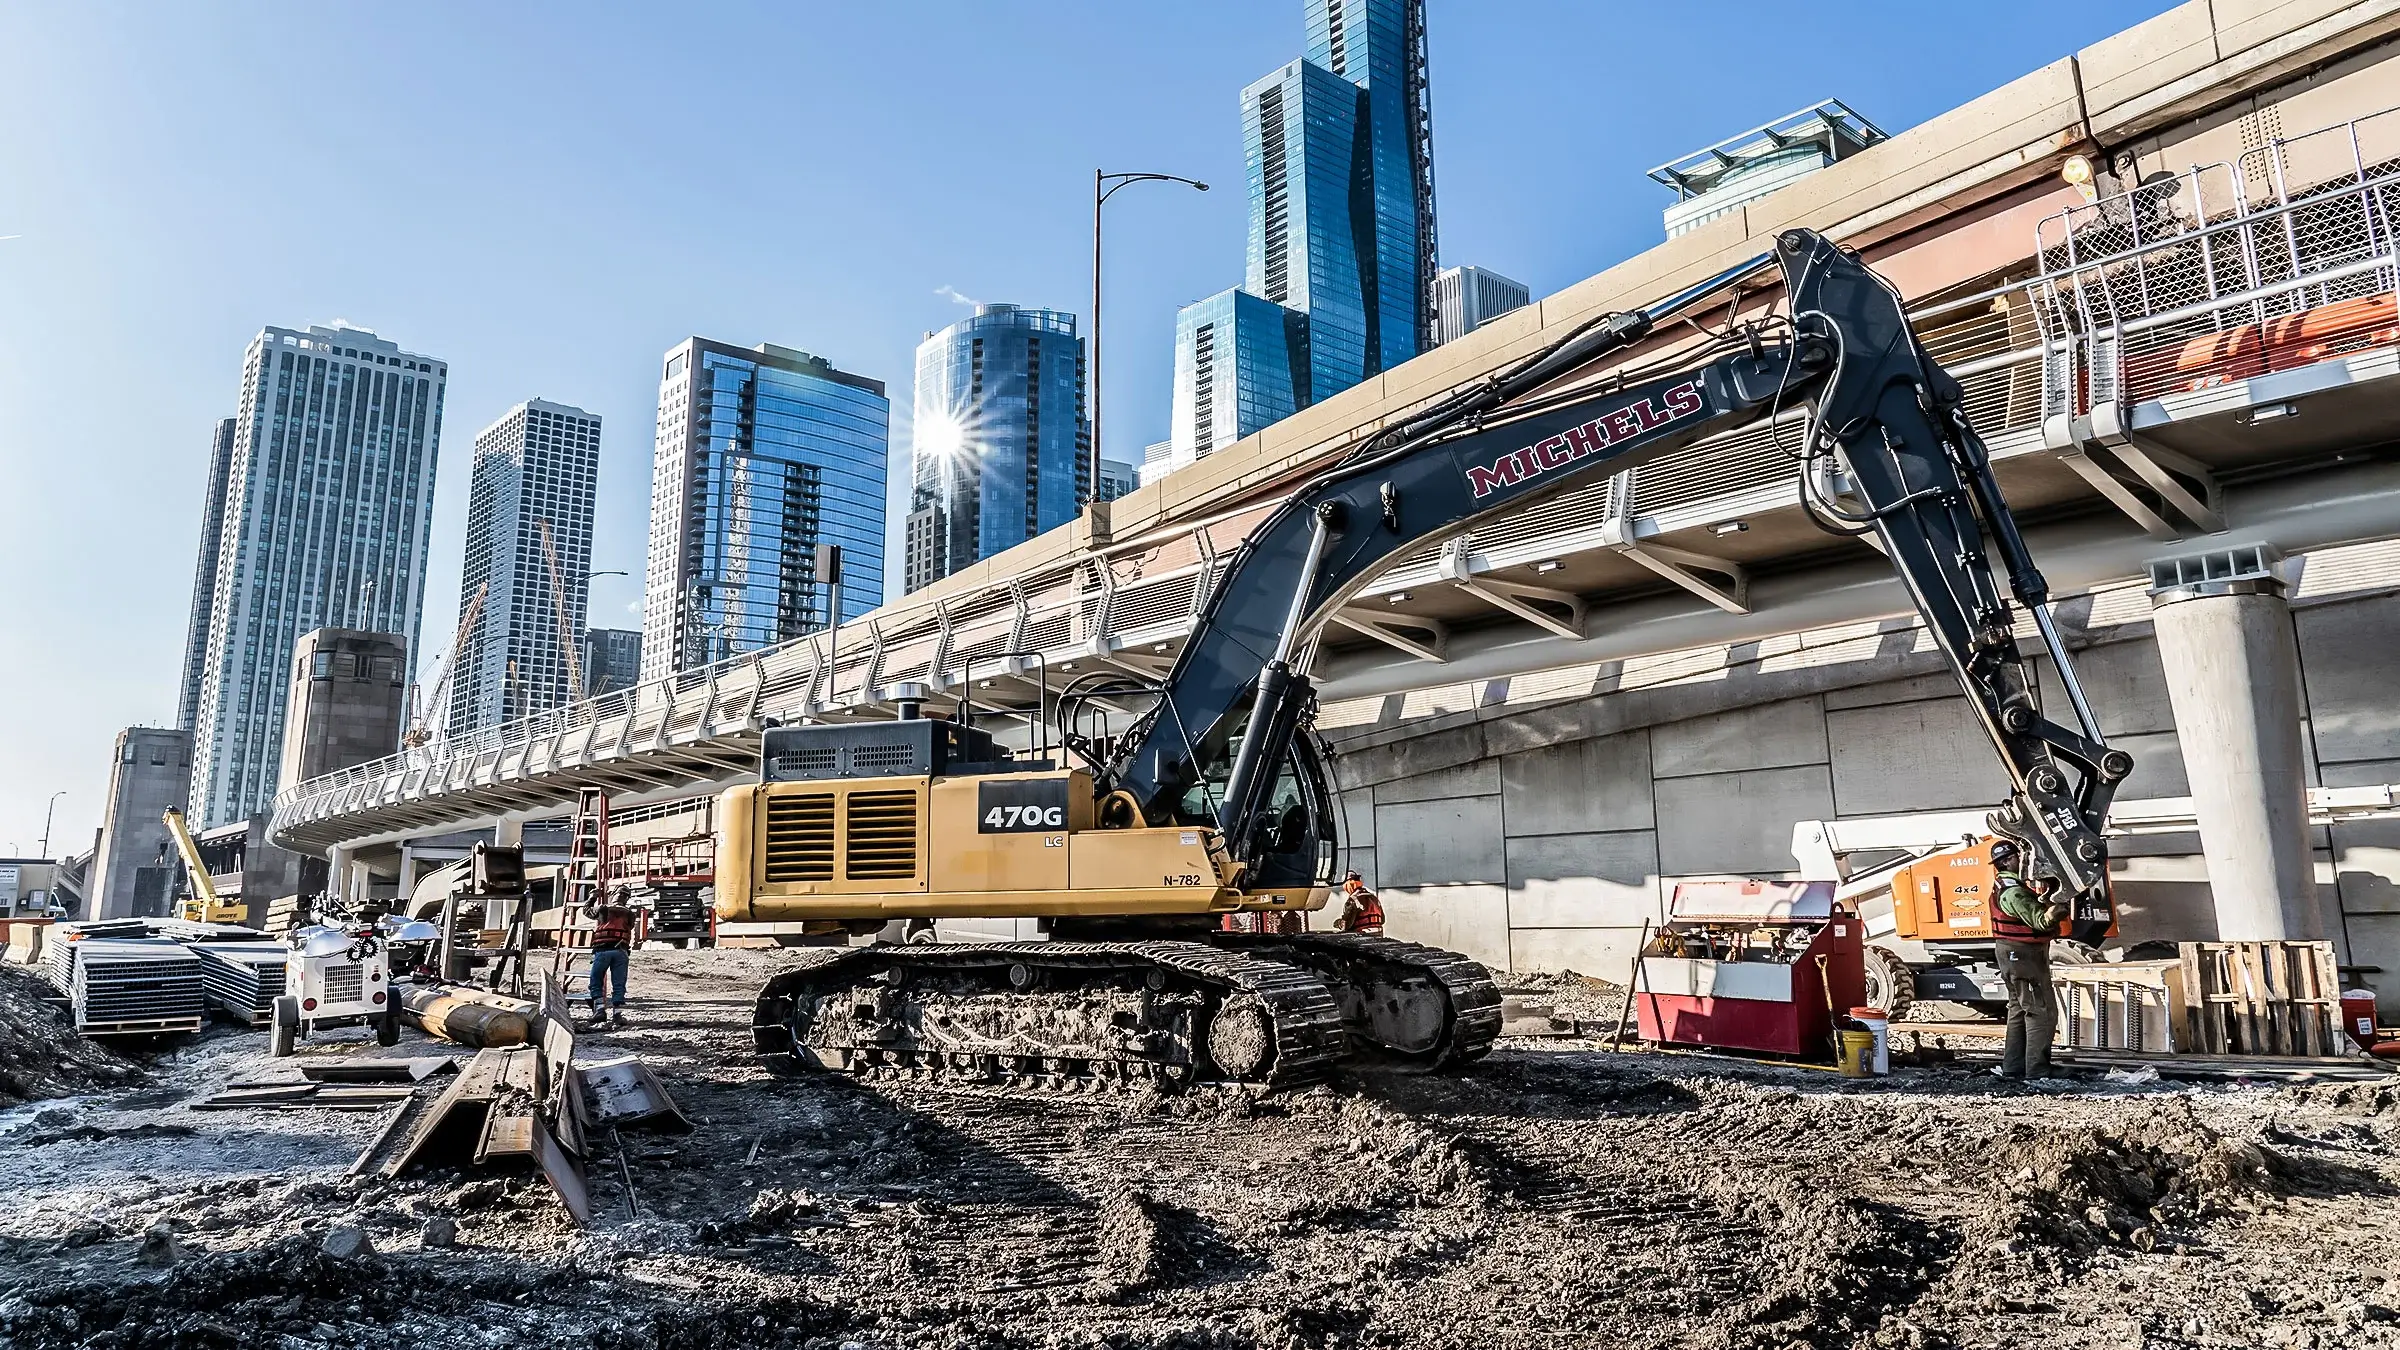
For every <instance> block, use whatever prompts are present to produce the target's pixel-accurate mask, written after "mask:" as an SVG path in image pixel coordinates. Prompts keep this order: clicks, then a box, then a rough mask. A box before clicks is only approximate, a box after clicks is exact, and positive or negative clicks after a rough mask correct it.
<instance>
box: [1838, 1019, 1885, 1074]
mask: <svg viewBox="0 0 2400 1350" xmlns="http://www.w3.org/2000/svg"><path fill="white" fill-rule="evenodd" d="M1834 1034H1835V1036H1836V1037H1837V1038H1839V1040H1840V1042H1841V1047H1842V1077H1844V1078H1872V1077H1874V1076H1875V1033H1874V1032H1872V1031H1848V1030H1844V1031H1838V1032H1835V1033H1834Z"/></svg>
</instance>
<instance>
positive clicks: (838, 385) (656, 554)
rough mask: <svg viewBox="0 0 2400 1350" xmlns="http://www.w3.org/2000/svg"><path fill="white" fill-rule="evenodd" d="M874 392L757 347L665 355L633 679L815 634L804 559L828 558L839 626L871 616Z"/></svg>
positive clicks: (800, 357)
mask: <svg viewBox="0 0 2400 1350" xmlns="http://www.w3.org/2000/svg"><path fill="white" fill-rule="evenodd" d="M891 421H892V405H891V400H890V399H888V398H886V397H885V396H884V387H883V382H882V381H881V380H871V379H868V378H866V377H865V376H863V375H853V374H850V373H848V372H847V371H842V370H837V369H835V368H834V366H833V363H831V362H829V361H827V360H825V359H824V358H823V357H818V356H811V355H809V354H808V353H807V352H802V351H794V350H793V349H791V348H789V347H778V346H776V345H774V344H773V343H765V342H762V343H760V344H759V345H758V346H756V347H734V346H729V345H727V344H724V343H719V342H711V341H709V340H708V339H706V338H697V337H696V338H692V339H690V340H688V341H686V342H684V343H682V344H681V345H679V346H677V347H676V348H675V349H674V350H672V351H670V352H668V353H667V359H666V366H665V369H664V371H663V372H662V373H661V375H660V378H659V385H658V439H657V448H656V453H655V456H654V458H653V460H652V463H651V477H650V558H649V565H648V567H647V569H646V574H645V577H644V588H643V597H642V678H643V679H645V680H652V679H657V678H659V677H661V676H664V675H668V674H672V673H673V672H675V671H678V670H690V669H692V668H693V667H695V666H704V665H707V664H709V663H710V662H712V661H718V660H722V659H724V658H725V657H728V656H732V655H735V654H737V653H740V652H746V651H753V650H756V649H757V648H760V647H767V646H772V645H774V644H775V643H778V642H783V641H787V640H789V639H791V638H795V637H798V636H800V635H801V634H803V633H809V632H813V631H815V630H817V629H819V628H822V627H824V626H825V623H826V621H827V619H828V618H829V617H830V616H829V615H828V613H827V611H828V609H829V608H830V607H831V605H832V595H831V588H830V587H829V586H827V585H826V584H825V583H824V582H822V581H821V580H820V579H819V578H818V577H817V574H816V559H815V550H816V546H817V545H818V544H821V543H823V544H838V545H840V546H841V549H842V613H841V616H840V617H841V618H842V619H843V620H844V621H847V620H850V619H854V618H857V617H858V616H860V615H862V614H864V613H866V612H867V611H868V610H871V609H873V608H875V607H876V606H877V605H880V604H882V603H883V531H884V512H883V493H884V471H885V460H886V454H887V449H888V445H889V442H890V437H891Z"/></svg>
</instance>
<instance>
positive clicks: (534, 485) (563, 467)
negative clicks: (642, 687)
mask: <svg viewBox="0 0 2400 1350" xmlns="http://www.w3.org/2000/svg"><path fill="white" fill-rule="evenodd" d="M599 478H600V419H599V418H598V417H597V416H594V415H593V414H591V413H587V412H585V411H584V410H583V409H581V408H570V407H568V406H567V405H565V404H563V403H550V402H546V401H544V400H542V399H538V398H537V399H529V400H527V401H526V402H523V403H520V404H518V405H517V406H515V407H513V408H511V409H509V410H508V411H507V412H505V413H502V414H501V415H500V419H499V420H498V421H496V422H494V423H492V424H491V425H490V426H488V427H485V428H484V429H483V430H482V431H481V432H480V433H478V434H477V435H476V437H475V478H474V482H473V484H472V485H471V486H470V487H469V488H468V489H467V554H466V566H465V568H464V569H463V571H462V574H461V579H460V586H459V603H460V604H462V605H464V604H466V603H467V602H469V601H470V600H472V599H473V597H474V596H475V594H476V593H477V592H478V591H481V592H482V593H483V607H482V608H481V609H480V610H478V611H477V612H476V619H475V626H474V627H473V628H472V629H469V630H468V632H467V636H466V640H465V641H464V642H463V643H461V644H460V646H459V650H458V651H457V652H456V653H454V654H452V656H451V658H450V659H451V660H452V661H453V662H454V663H455V664H454V665H452V667H451V676H450V713H449V723H448V725H449V728H450V730H451V731H453V732H460V731H472V730H474V729H475V728H477V727H488V726H495V725H498V724H499V723H502V722H513V721H515V720H516V719H517V718H520V717H524V716H527V715H529V714H532V713H537V712H541V711H543V710H545V709H548V708H555V707H558V706H560V705H561V704H565V703H570V702H573V701H574V700H575V699H576V698H578V697H580V696H581V693H582V691H580V690H576V689H573V688H570V687H569V685H570V680H569V675H570V673H571V672H570V671H569V669H568V660H567V658H568V654H569V652H570V650H571V649H572V646H573V644H575V643H577V642H579V641H580V640H581V636H582V633H583V631H584V614H585V610H586V609H587V608H588V602H589V600H590V598H591V570H592V498H593V493H594V492H595V490H596V489H597V487H598V484H599ZM575 664H576V665H577V667H578V668H580V666H581V661H580V658H579V659H578V660H577V662H576V663H575ZM575 673H580V670H578V672H575ZM583 679H584V682H585V684H586V687H587V688H588V686H589V682H590V676H589V675H588V674H587V675H584V676H583Z"/></svg>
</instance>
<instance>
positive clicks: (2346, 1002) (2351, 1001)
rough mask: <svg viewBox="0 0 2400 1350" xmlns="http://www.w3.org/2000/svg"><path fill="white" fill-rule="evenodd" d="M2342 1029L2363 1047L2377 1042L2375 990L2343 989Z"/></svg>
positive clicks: (2368, 1046)
mask: <svg viewBox="0 0 2400 1350" xmlns="http://www.w3.org/2000/svg"><path fill="white" fill-rule="evenodd" d="M2342 1030H2344V1031H2347V1032H2349V1033H2350V1039H2351V1040H2354V1041H2356V1042H2358V1043H2359V1046H2360V1047H2361V1048H2362V1049H2363V1048H2370V1047H2372V1046H2373V1045H2374V1044H2375V991H2374V990H2372V989H2345V990H2343V991H2342Z"/></svg>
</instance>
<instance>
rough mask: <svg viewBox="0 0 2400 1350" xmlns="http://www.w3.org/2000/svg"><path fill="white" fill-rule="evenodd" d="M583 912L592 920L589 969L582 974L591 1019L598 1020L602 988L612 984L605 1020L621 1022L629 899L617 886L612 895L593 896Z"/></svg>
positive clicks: (628, 959)
mask: <svg viewBox="0 0 2400 1350" xmlns="http://www.w3.org/2000/svg"><path fill="white" fill-rule="evenodd" d="M583 913H584V917H585V918H588V919H590V920H591V921H592V970H591V974H590V975H588V976H586V977H585V978H586V980H587V981H588V989H587V995H588V997H589V998H590V999H591V1003H592V1020H593V1021H594V1022H598V1021H599V1020H600V1019H601V1006H600V998H601V990H602V987H603V986H604V985H610V984H613V985H614V986H615V987H614V988H613V989H610V990H609V991H608V992H609V998H608V1009H607V1014H608V1018H609V1020H611V1021H614V1022H617V1023H620V1024H621V1023H623V1022H624V1020H625V977H626V975H627V974H628V973H629V972H630V970H631V968H632V965H633V928H634V918H633V898H632V896H631V894H630V893H629V892H628V891H627V889H626V888H625V887H623V886H619V887H618V888H617V889H616V891H615V893H613V894H602V895H595V896H594V897H593V898H592V902H591V903H590V904H588V905H585V906H584V907H583Z"/></svg>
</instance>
